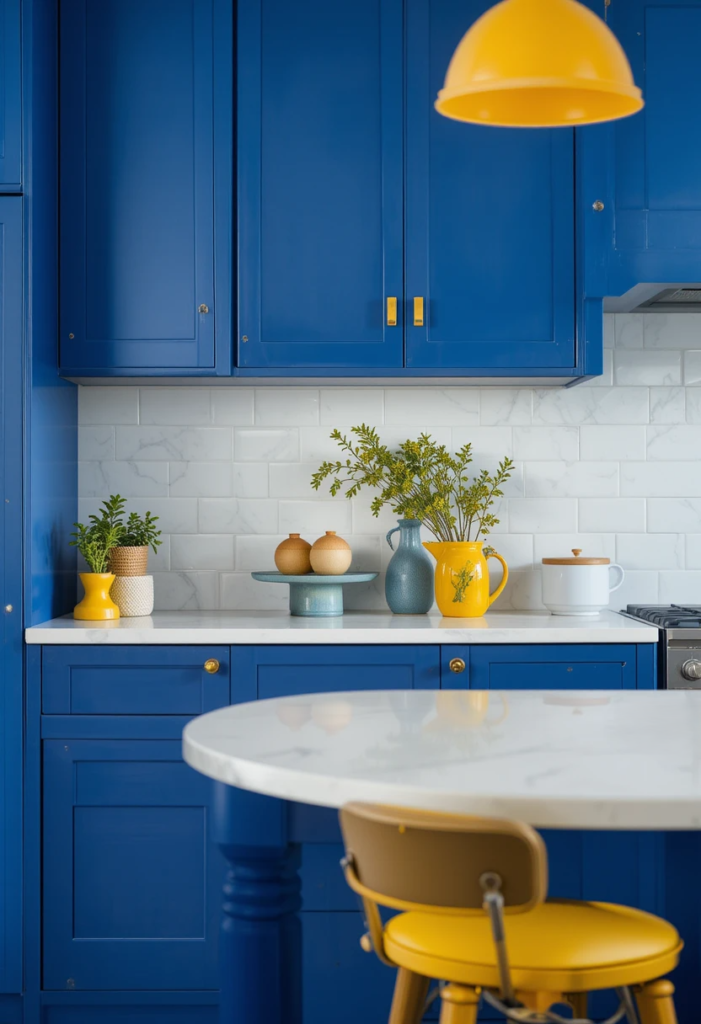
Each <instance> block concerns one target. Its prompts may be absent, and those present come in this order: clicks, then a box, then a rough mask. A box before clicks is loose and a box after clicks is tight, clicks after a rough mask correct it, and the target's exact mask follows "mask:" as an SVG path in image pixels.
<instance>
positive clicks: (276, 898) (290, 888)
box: [215, 786, 302, 1024]
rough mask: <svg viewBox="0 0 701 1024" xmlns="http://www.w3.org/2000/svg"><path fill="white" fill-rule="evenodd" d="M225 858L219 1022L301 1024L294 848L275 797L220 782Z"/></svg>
mask: <svg viewBox="0 0 701 1024" xmlns="http://www.w3.org/2000/svg"><path fill="white" fill-rule="evenodd" d="M217 788H218V792H217V799H216V802H215V830H216V839H217V842H218V845H219V848H220V849H221V851H222V853H223V854H224V856H225V857H226V860H227V870H226V876H225V879H224V901H223V908H222V909H223V916H222V924H221V932H220V944H219V975H220V985H221V996H220V1009H219V1020H220V1024H302V934H301V923H300V920H299V917H298V914H297V912H298V910H299V908H300V904H301V899H300V885H301V883H300V878H299V874H298V868H299V861H300V854H299V847H298V846H295V845H294V844H290V843H288V841H287V827H286V824H287V814H286V807H285V805H284V804H283V803H282V802H281V801H279V800H271V799H269V798H267V797H256V796H254V794H251V793H242V792H241V791H240V790H234V789H231V788H229V787H227V786H218V787H217Z"/></svg>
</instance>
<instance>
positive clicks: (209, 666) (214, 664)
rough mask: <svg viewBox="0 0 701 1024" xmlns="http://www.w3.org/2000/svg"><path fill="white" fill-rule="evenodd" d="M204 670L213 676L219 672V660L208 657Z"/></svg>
mask: <svg viewBox="0 0 701 1024" xmlns="http://www.w3.org/2000/svg"><path fill="white" fill-rule="evenodd" d="M204 670H205V672H209V674H210V676H213V675H214V674H215V673H216V672H218V671H219V662H218V661H217V659H216V658H207V660H206V661H205V663H204Z"/></svg>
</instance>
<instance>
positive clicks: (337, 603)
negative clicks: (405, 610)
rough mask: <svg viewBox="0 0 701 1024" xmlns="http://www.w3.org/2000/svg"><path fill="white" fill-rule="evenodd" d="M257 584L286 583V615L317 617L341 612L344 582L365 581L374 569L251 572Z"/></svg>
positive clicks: (340, 613) (373, 577)
mask: <svg viewBox="0 0 701 1024" xmlns="http://www.w3.org/2000/svg"><path fill="white" fill-rule="evenodd" d="M251 576H252V577H253V579H254V580H258V581H259V582H260V583H289V585H290V615H308V616H315V617H317V618H321V617H324V616H329V615H343V587H344V585H345V584H347V583H369V582H370V580H374V579H375V577H376V576H377V573H376V572H346V573H344V574H343V575H342V576H317V575H316V573H313V572H310V573H307V575H306V576H286V575H285V573H282V572H252V573H251Z"/></svg>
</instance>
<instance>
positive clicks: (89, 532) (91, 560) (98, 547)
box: [70, 516, 119, 572]
mask: <svg viewBox="0 0 701 1024" xmlns="http://www.w3.org/2000/svg"><path fill="white" fill-rule="evenodd" d="M90 518H91V520H96V519H97V517H96V516H90ZM73 525H74V526H75V528H76V532H75V533H72V534H71V537H73V538H74V539H73V540H72V541H70V544H71V547H73V548H78V551H80V553H81V555H82V556H83V558H84V559H85V561H86V562H87V563H88V566H89V567H90V569H91V571H92V572H108V571H109V559H110V552H111V551H112V549H113V548H116V547H117V541H118V539H119V527H118V526H110V527H108V528H105V527H104V526H103V525H102V524H100V525H97V524H96V523H91V525H90V526H84V525H83V523H73Z"/></svg>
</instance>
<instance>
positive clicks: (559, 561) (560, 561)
mask: <svg viewBox="0 0 701 1024" xmlns="http://www.w3.org/2000/svg"><path fill="white" fill-rule="evenodd" d="M572 554H573V555H574V558H544V559H543V565H610V564H611V559H610V558H580V557H579V556H580V555H581V554H582V549H581V548H572Z"/></svg>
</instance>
